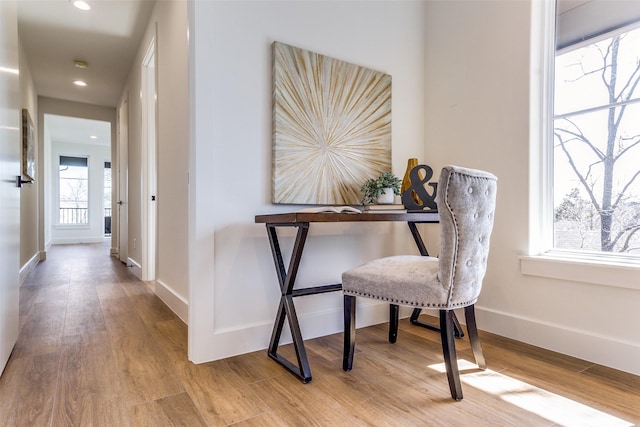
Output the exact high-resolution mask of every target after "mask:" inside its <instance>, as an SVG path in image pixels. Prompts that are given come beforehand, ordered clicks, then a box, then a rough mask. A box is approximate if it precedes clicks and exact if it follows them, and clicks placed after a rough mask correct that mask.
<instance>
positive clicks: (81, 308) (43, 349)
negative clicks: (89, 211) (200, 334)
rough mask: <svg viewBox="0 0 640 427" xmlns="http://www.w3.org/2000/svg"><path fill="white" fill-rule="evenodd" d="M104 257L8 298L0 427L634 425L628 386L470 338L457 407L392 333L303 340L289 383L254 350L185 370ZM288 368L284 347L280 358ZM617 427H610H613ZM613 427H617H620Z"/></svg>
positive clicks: (51, 259) (427, 354)
mask: <svg viewBox="0 0 640 427" xmlns="http://www.w3.org/2000/svg"><path fill="white" fill-rule="evenodd" d="M108 253H109V246H108V245H106V244H86V245H60V246H53V247H51V249H50V251H49V252H48V256H47V260H46V261H44V262H42V263H40V264H39V265H38V266H37V267H36V268H35V269H34V270H33V271H32V272H31V273H30V275H29V276H28V277H27V279H26V281H25V283H24V284H23V285H22V287H21V289H20V290H21V295H20V323H21V331H20V335H19V338H18V343H17V345H16V347H15V349H14V351H13V354H12V356H11V358H10V359H9V363H8V365H7V368H6V370H5V372H4V374H3V376H2V377H1V378H0V424H2V426H3V427H6V426H36V427H40V426H52V427H58V426H66V425H75V426H117V427H119V426H128V425H131V426H154V427H155V426H175V425H183V426H189V427H193V426H204V425H208V426H224V425H232V424H233V425H237V426H244V427H248V426H274V425H285V426H291V425H295V426H302V425H316V426H353V425H363V426H370V425H376V426H389V425H393V426H396V425H398V426H400V425H402V426H406V425H415V426H418V425H419V426H431V425H447V426H468V425H477V426H484V425H500V426H507V425H512V426H522V425H528V426H553V425H625V426H628V425H630V424H629V423H627V422H625V421H629V422H632V423H639V422H640V412H638V410H637V408H638V407H640V394H638V390H640V379H639V378H638V377H636V376H634V375H630V374H626V373H623V372H620V371H615V370H613V369H609V368H605V367H602V366H598V365H594V364H592V363H589V362H586V361H583V360H579V359H575V358H572V357H568V356H564V355H560V354H558V353H553V352H550V351H547V350H543V349H540V348H537V347H533V346H529V345H526V344H523V343H519V342H516V341H513V340H509V339H506V338H502V337H499V336H496V335H492V334H487V333H484V332H481V338H482V342H483V349H484V353H485V356H486V358H487V363H488V364H489V369H488V370H487V371H485V372H479V371H478V370H477V369H476V368H475V365H472V366H471V367H470V368H466V367H465V365H464V364H465V363H468V362H466V360H473V359H472V357H471V351H470V350H469V344H468V341H467V340H466V339H462V340H459V341H457V343H456V345H457V347H458V349H459V352H458V355H459V358H460V363H461V365H460V366H461V367H463V370H462V372H461V373H462V377H461V378H462V381H463V383H464V384H463V389H464V393H465V399H464V400H463V401H461V402H454V401H453V400H451V399H450V397H449V390H448V385H447V380H446V376H445V375H444V374H442V373H441V372H440V371H439V370H438V366H439V365H441V364H442V350H441V347H440V340H439V334H437V333H434V332H433V331H429V330H427V329H424V328H417V327H415V326H412V325H410V324H409V323H408V322H407V321H406V319H404V320H402V321H401V322H400V334H401V336H400V338H399V339H398V342H397V343H396V344H394V345H390V344H389V343H388V342H387V329H386V328H387V325H386V324H381V325H377V326H372V327H368V328H362V329H359V330H358V344H357V356H356V362H355V366H354V370H353V371H351V372H349V373H345V372H343V371H342V369H341V368H340V366H341V357H342V353H341V352H342V334H341V333H338V334H333V335H330V336H326V337H321V338H317V339H313V340H307V341H306V346H307V351H308V352H309V357H310V362H311V365H312V366H311V368H312V370H313V374H314V379H313V381H312V382H311V383H309V384H302V383H301V382H300V381H298V380H297V379H295V378H294V377H293V376H292V375H290V374H289V373H288V372H286V371H284V370H283V369H282V368H281V367H280V366H279V365H277V364H276V363H274V362H273V361H272V360H271V359H269V358H268V357H267V355H266V352H265V351H257V352H252V353H248V354H243V355H241V356H236V357H232V358H228V359H224V360H218V361H215V362H210V363H205V364H200V365H194V364H193V363H191V362H189V361H188V360H187V327H186V325H185V324H184V323H183V322H182V321H181V320H180V319H179V318H178V317H177V316H175V315H174V314H173V313H172V312H171V311H170V310H169V309H168V308H167V307H166V306H165V305H164V304H163V303H162V302H161V301H160V300H159V299H158V298H157V297H156V296H155V295H154V294H153V292H152V290H151V288H150V286H149V284H147V283H144V282H141V281H139V280H137V279H136V277H135V276H134V275H133V274H132V273H131V272H130V270H129V269H128V268H127V267H125V266H124V264H122V263H120V262H119V261H118V260H116V259H115V258H113V257H110V256H108ZM280 351H281V352H282V353H283V354H284V355H286V356H287V357H290V358H291V357H292V354H291V346H290V345H285V346H281V347H280ZM618 417H619V418H618ZM623 420H625V421H623Z"/></svg>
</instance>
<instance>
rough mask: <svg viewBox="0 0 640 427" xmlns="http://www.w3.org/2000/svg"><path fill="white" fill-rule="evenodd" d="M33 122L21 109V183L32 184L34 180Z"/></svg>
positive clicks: (27, 113) (25, 110)
mask: <svg viewBox="0 0 640 427" xmlns="http://www.w3.org/2000/svg"><path fill="white" fill-rule="evenodd" d="M33 135H34V131H33V121H32V120H31V116H30V115H29V111H28V110H27V109H26V108H23V109H22V176H23V178H25V179H24V180H23V182H33V181H34V180H35V178H36V155H35V145H34V144H35V141H34V140H33V138H34V136H33Z"/></svg>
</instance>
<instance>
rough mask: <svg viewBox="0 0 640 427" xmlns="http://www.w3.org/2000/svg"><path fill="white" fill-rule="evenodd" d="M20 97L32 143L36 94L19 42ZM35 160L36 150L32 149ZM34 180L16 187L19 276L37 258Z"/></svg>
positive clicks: (37, 180)
mask: <svg viewBox="0 0 640 427" xmlns="http://www.w3.org/2000/svg"><path fill="white" fill-rule="evenodd" d="M19 56H20V99H21V108H23V109H24V108H26V109H27V111H29V115H30V116H31V120H33V128H34V132H35V134H34V144H36V143H37V141H38V128H37V126H36V120H37V118H38V96H37V94H36V90H35V87H34V85H33V79H32V77H31V69H30V68H29V63H28V62H27V60H26V55H25V54H24V49H23V47H22V44H20V50H19ZM35 159H36V164H38V163H39V162H40V160H39V159H38V150H35ZM35 178H36V179H35V182H33V183H32V184H26V185H24V186H23V187H22V188H21V189H20V279H21V282H22V280H23V279H24V278H25V277H26V275H27V274H28V273H29V272H30V271H31V270H32V269H33V268H34V267H35V266H36V265H37V263H38V261H39V260H40V254H39V246H38V230H39V229H38V189H39V187H40V186H41V185H42V179H41V178H42V177H38V176H36V177H35Z"/></svg>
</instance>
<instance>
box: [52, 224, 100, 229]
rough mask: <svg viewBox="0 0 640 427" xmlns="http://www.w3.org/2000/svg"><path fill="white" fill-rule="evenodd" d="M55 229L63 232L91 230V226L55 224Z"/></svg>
mask: <svg viewBox="0 0 640 427" xmlns="http://www.w3.org/2000/svg"><path fill="white" fill-rule="evenodd" d="M53 228H55V229H61V230H90V229H91V224H55V225H54V226H53Z"/></svg>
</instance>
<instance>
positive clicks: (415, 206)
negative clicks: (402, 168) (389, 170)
mask: <svg viewBox="0 0 640 427" xmlns="http://www.w3.org/2000/svg"><path fill="white" fill-rule="evenodd" d="M420 171H423V175H424V178H420ZM432 177H433V169H431V168H430V167H429V166H427V165H418V166H416V167H414V168H413V169H411V172H409V178H410V179H411V186H410V187H409V188H407V189H406V190H405V191H404V192H403V193H402V195H401V198H402V204H403V205H404V207H405V208H407V210H408V211H427V210H429V211H435V210H438V205H437V203H436V192H437V190H438V183H437V182H429V180H430V179H431V178H432ZM424 184H428V185H429V187H431V188H432V191H431V194H429V192H428V191H427V188H426V187H425V185H424ZM412 193H413V194H415V195H416V196H418V198H419V199H420V201H421V202H422V204H420V203H417V202H416V201H415V199H414V197H413V196H412Z"/></svg>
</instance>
